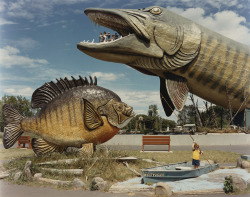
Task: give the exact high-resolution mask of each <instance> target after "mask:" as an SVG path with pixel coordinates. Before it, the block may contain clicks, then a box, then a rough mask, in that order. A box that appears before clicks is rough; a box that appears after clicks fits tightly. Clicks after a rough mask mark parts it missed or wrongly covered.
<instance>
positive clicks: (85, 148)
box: [78, 143, 95, 155]
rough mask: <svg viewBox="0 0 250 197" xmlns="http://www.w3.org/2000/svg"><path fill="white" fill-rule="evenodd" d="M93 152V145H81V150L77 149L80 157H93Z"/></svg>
mask: <svg viewBox="0 0 250 197" xmlns="http://www.w3.org/2000/svg"><path fill="white" fill-rule="evenodd" d="M94 151H95V145H94V144H93V143H87V144H83V145H82V148H80V149H79V152H78V153H79V154H80V155H86V154H87V155H93V153H94Z"/></svg>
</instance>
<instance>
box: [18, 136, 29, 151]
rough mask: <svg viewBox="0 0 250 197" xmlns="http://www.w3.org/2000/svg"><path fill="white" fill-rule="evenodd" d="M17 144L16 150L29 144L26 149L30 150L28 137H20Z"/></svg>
mask: <svg viewBox="0 0 250 197" xmlns="http://www.w3.org/2000/svg"><path fill="white" fill-rule="evenodd" d="M17 144H18V148H25V144H29V148H28V149H32V147H31V140H30V136H20V137H19V138H18V140H17ZM21 145H22V146H21Z"/></svg>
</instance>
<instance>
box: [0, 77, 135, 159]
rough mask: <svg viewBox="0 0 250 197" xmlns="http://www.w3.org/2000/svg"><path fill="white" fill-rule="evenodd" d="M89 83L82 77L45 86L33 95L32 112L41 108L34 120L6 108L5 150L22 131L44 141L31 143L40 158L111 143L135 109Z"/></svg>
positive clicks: (117, 97) (112, 94) (110, 93)
mask: <svg viewBox="0 0 250 197" xmlns="http://www.w3.org/2000/svg"><path fill="white" fill-rule="evenodd" d="M72 78H73V77H72ZM90 79H91V82H90V83H89V81H88V80H87V79H86V78H85V79H83V78H82V77H81V76H80V79H78V80H76V79H74V78H73V79H72V80H68V79H67V78H65V79H60V80H57V83H54V82H50V83H45V84H44V85H43V86H42V87H40V88H38V89H37V90H36V91H35V92H34V93H33V95H32V101H31V104H32V108H41V111H40V112H39V114H38V115H37V116H35V117H31V118H27V117H23V116H22V115H21V114H20V113H19V112H18V111H17V110H15V109H14V108H12V107H11V106H10V105H7V104H5V105H4V106H3V110H2V111H3V117H4V121H5V128H4V138H3V144H4V147H5V148H10V147H11V146H12V145H13V144H14V143H15V142H16V140H17V139H18V137H19V136H20V135H21V134H22V133H23V131H26V132H31V133H35V134H37V135H40V136H41V137H42V138H43V140H41V139H40V140H33V141H32V147H33V150H34V151H35V152H36V153H38V154H40V153H46V152H53V151H60V150H62V149H64V148H65V147H69V146H73V147H80V146H81V145H82V144H85V143H94V144H100V143H104V142H106V141H108V140H109V139H111V138H112V137H113V136H114V135H115V134H116V133H117V132H118V131H119V129H120V128H121V127H123V126H125V125H126V124H127V123H128V121H129V120H130V119H131V118H132V117H133V116H134V114H133V108H132V107H129V106H127V105H126V104H125V103H123V102H121V99H120V97H119V96H118V95H116V94H115V93H114V92H112V91H110V90H107V89H105V88H102V87H100V86H97V85H96V84H97V82H96V78H95V82H93V80H92V78H90Z"/></svg>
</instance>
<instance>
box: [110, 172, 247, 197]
mask: <svg viewBox="0 0 250 197" xmlns="http://www.w3.org/2000/svg"><path fill="white" fill-rule="evenodd" d="M229 175H236V176H239V177H242V179H244V180H245V181H247V180H248V179H250V173H248V171H247V170H244V169H238V168H234V169H219V170H216V171H214V172H211V173H208V174H204V175H202V176H200V177H197V178H191V179H184V180H181V181H174V182H166V183H167V184H168V185H169V186H170V187H171V188H172V191H173V194H183V195H184V194H185V195H187V194H192V195H200V194H214V193H224V191H223V187H224V181H225V177H226V176H229ZM155 186H156V184H153V185H144V184H141V178H133V179H130V180H128V181H125V182H121V183H116V184H114V185H112V186H111V188H110V192H114V193H126V192H134V193H137V192H152V191H154V188H155ZM119 191H121V192H119Z"/></svg>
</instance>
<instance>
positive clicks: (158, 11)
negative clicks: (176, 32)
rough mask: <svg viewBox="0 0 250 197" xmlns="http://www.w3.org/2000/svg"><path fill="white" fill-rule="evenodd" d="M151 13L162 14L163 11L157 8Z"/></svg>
mask: <svg viewBox="0 0 250 197" xmlns="http://www.w3.org/2000/svg"><path fill="white" fill-rule="evenodd" d="M150 12H151V13H152V14H160V13H161V9H160V8H157V7H155V8H152V9H151V10H150Z"/></svg>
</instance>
